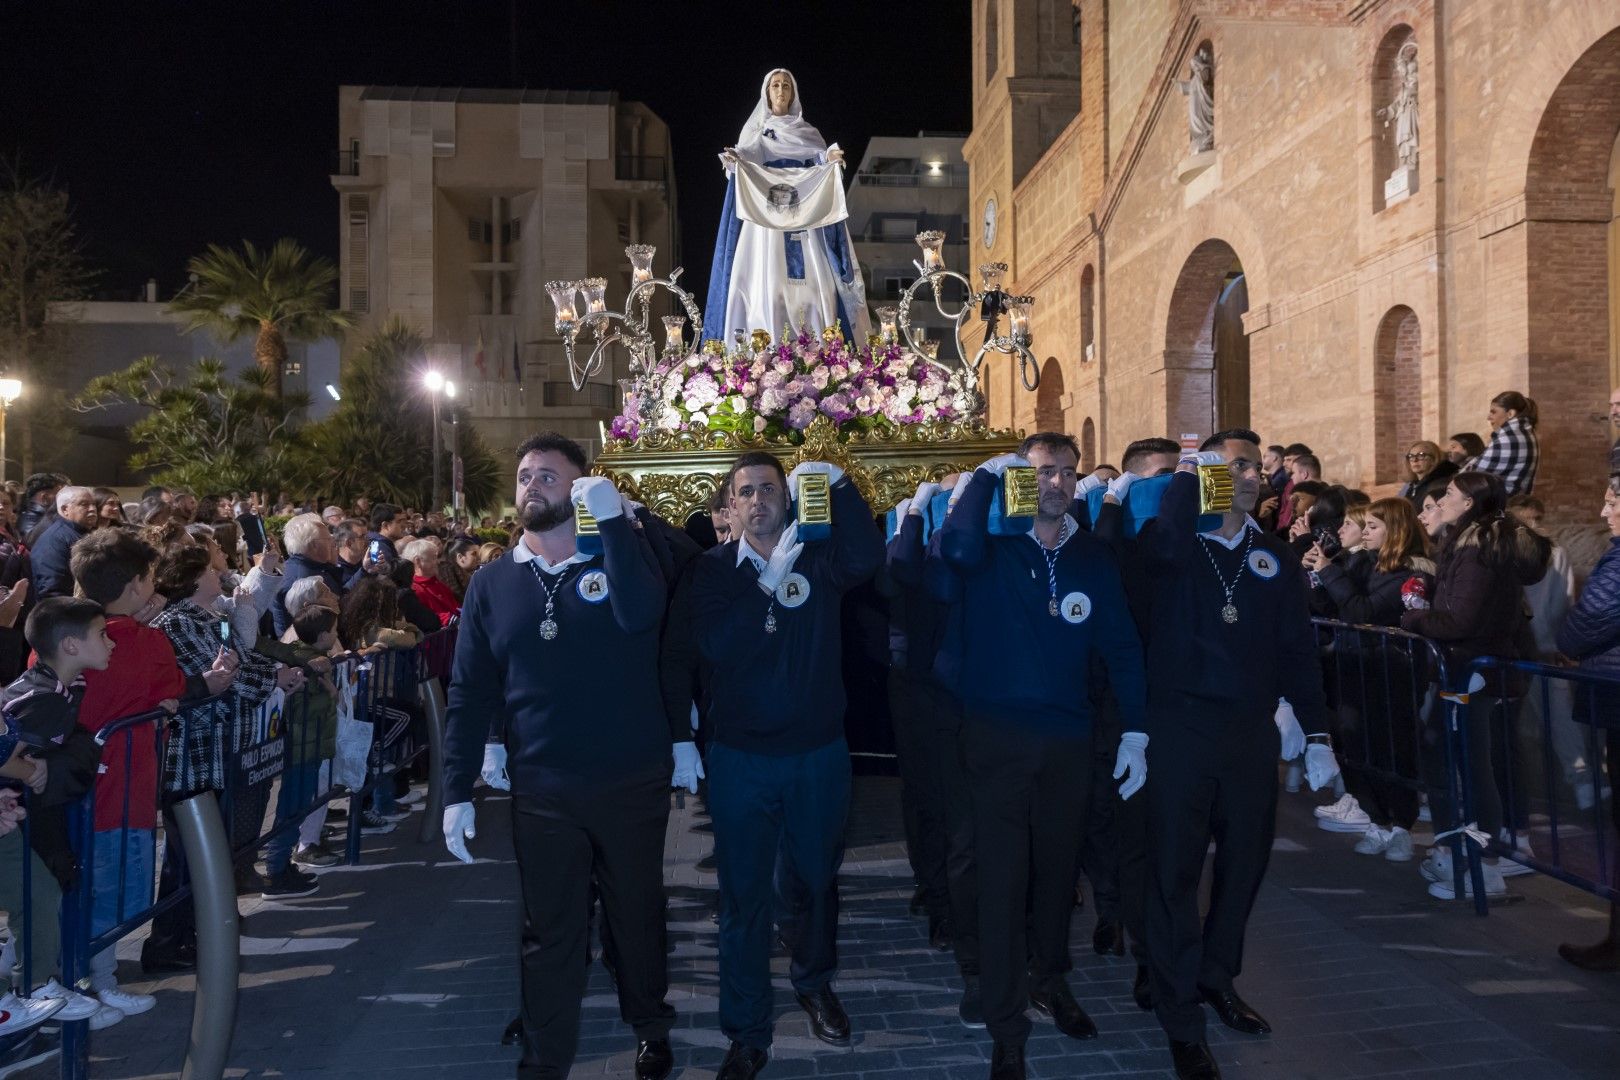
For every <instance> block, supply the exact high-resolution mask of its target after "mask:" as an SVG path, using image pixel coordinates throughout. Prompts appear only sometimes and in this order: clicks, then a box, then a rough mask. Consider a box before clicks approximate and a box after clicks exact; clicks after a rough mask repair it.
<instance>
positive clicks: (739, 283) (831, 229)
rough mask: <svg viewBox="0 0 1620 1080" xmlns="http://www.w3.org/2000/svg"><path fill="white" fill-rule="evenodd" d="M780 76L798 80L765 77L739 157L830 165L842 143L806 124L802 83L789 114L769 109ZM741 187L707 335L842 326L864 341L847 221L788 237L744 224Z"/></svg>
mask: <svg viewBox="0 0 1620 1080" xmlns="http://www.w3.org/2000/svg"><path fill="white" fill-rule="evenodd" d="M777 74H784V75H787V76H788V78H790V79H793V73H792V72H790V71H788V70H787V69H786V68H775V69H773V70H771V71H770V72H769V73H767V74H766V76H765V78H764V80H763V81H762V82H761V83H760V91H759V100H758V102H756V103H755V105H754V109H753V112H752V113H750V114H749V117H748V120H747V122H746V123H744V124H743V127H742V131H741V133H740V134H739V135H738V136H737V143H736V146H735V147H734V148H733V150H734V152H735V154H736V156H737V158H739V159H741V160H742V161H746V162H748V163H750V164H752V165H759V166H771V167H775V168H810V167H815V166H825V165H826V164H827V154H828V151H829V150H831V149H836V148H837V145H838V144H837V143H834V144H832V146H831V147H829V146H828V145H827V141H826V140H825V139H823V138H822V136H821V132H819V131H817V130H816V128H815V127H814V126H813V125H812V124H810V123H809V122H807V121H806V120H805V119H804V101H803V98H802V96H801V95H800V93H799V83H798V80H797V79H793V100H792V102H791V103H790V105H789V106H788V109H787V111H786V113H784V114H783V115H781V116H778V115H776V114H775V113H774V112H772V111H771V106H770V83H771V78H772V76H775V75H777ZM721 160H722V161H725V160H726V155H724V154H722V155H721ZM726 167H727V172H728V173H730V172H732V170H733V168H734V166H732V165H731V164H730V163H729V162H727V163H726ZM736 185H737V180H736V178H735V176H731V177H730V178H729V179H728V181H727V184H726V205H725V209H724V211H723V212H722V214H721V220H720V235H719V238H718V240H717V241H716V243H715V253H714V264H713V268H712V269H711V271H710V275H709V297H708V304H707V306H706V307H705V309H704V311H705V316H706V320H707V321H706V322H705V324H704V328H703V329H704V333H703V336H704V337H705V338H706V339H720V340H722V341H726V340H730V338H731V336H732V335H733V334H734V333H735V332H736V331H738V330H741V331H743V332H744V333H745V334H746V333H748V332H750V331H753V330H767V331H769V332H770V333H771V334H772V335H773V336H774V335H776V334H779V333H780V332H781V330H782V328H783V326H791V327H792V328H793V329H794V330H798V329H799V328H801V327H808V328H809V330H810V332H811V333H812V334H814V333H818V332H819V331H820V330H821V329H822V328H823V327H826V326H833V325H835V324H839V325H842V326H843V329H844V333H845V334H846V335H848V336H850V337H851V338H852V339H853V340H855V341H864V340H865V339H866V335H867V333H868V332H869V330H870V327H871V320H870V317H869V316H868V314H867V311H866V287H865V283H864V281H863V280H862V278H861V272H860V265H859V264H858V263H857V262H856V260H855V251H854V247H853V245H852V244H851V243H850V239H849V229H848V226H847V223H846V222H843V221H840V222H838V223H837V224H834V225H826V226H823V227H821V228H816V229H808V230H804V231H800V232H784V231H781V230H777V229H770V228H766V227H764V226H761V225H757V224H755V223H754V222H752V221H745V220H742V219H741V218H739V217H738V215H737V192H736Z"/></svg>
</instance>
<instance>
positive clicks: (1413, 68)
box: [1378, 41, 1418, 172]
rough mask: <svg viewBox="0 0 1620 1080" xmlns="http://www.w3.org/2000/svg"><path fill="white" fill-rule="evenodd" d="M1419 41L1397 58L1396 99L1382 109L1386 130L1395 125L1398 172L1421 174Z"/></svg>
mask: <svg viewBox="0 0 1620 1080" xmlns="http://www.w3.org/2000/svg"><path fill="white" fill-rule="evenodd" d="M1417 55H1418V49H1417V42H1415V41H1408V42H1407V43H1406V44H1405V45H1402V46H1401V51H1400V52H1399V53H1398V54H1397V55H1396V57H1395V97H1394V99H1393V100H1391V101H1390V103H1389V104H1388V105H1386V106H1385V107H1384V108H1382V109H1379V110H1378V116H1379V119H1381V120H1383V121H1384V127H1386V128H1387V127H1389V126H1390V125H1391V124H1394V125H1395V158H1396V161H1397V165H1396V172H1399V171H1400V170H1402V169H1411V170H1413V171H1414V172H1415V171H1417V164H1418V62H1417Z"/></svg>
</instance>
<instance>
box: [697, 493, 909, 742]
mask: <svg viewBox="0 0 1620 1080" xmlns="http://www.w3.org/2000/svg"><path fill="white" fill-rule="evenodd" d="M832 513H833V526H832V536H831V537H830V538H828V539H826V540H810V541H806V542H805V545H804V550H803V551H801V552H800V553H799V558H798V561H797V562H795V563H794V565H793V573H795V574H801V575H803V576H804V578H805V579H806V580H807V581H808V582H809V585H810V595H809V597H808V599H806V600H805V601H804V602H803V603H802V604H800V605H799V606H798V607H795V608H789V607H786V606H785V605H784V604H782V603H780V602H773V601H774V598H773V597H772V596H770V595H767V594H766V592H765V590H763V589H761V588H760V587H759V577H758V575H757V574H756V573H755V572H754V569H753V567H752V566H751V565H750V563H749V561H748V560H747V559H744V560H743V563H742V565H741V566H739V565H737V545H738V544H739V543H744V542H745V541H743V540H733V541H731V542H730V543H726V544H722V545H720V546H719V547H717V548H713V549H711V550H710V551H708V552H707V553H705V554H704V555H703V556H702V557H701V558H700V559H698V560H697V562H696V563H695V564H694V565H693V567H692V597H691V601H692V617H693V619H694V620H695V623H696V633H697V641H698V649H699V651H701V653H702V654H703V658H704V659H705V660H707V661H708V662H709V664H710V665H711V666H712V668H713V682H712V684H711V686H710V693H711V701H710V705H709V713H708V719H709V722H710V724H711V725H712V728H713V738H714V740H715V741H716V742H720V743H724V744H725V745H726V746H729V747H731V748H733V749H735V750H742V751H746V752H748V753H752V754H770V755H777V756H785V755H788V754H802V753H805V752H807V751H810V750H815V749H817V748H818V747H822V746H826V745H827V744H828V743H830V742H832V741H833V740H835V739H839V738H842V737H843V734H844V705H845V700H844V678H843V672H842V662H843V656H842V652H841V649H840V642H839V637H840V633H839V624H840V616H841V611H842V607H843V597H844V593H845V592H846V591H848V590H849V589H850V588H852V587H854V586H856V585H859V584H860V583H861V582H863V581H865V580H867V579H868V578H870V577H871V576H872V575H873V574H875V573H876V572H877V569H878V566H879V565H880V564H881V563H882V561H883V533H882V532H881V531H880V530H879V529H878V527H877V523H876V522H875V521H874V520H873V519H872V511H871V508H870V507H868V506H867V505H866V500H865V499H863V498H861V494H860V492H858V491H856V490H855V485H853V484H851V483H850V482H849V481H848V480H840V481H839V482H838V483H836V484H834V485H833V487H832ZM767 613H773V614H774V615H775V617H776V633H774V634H767V633H766V632H765V616H766V615H767Z"/></svg>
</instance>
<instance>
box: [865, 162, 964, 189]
mask: <svg viewBox="0 0 1620 1080" xmlns="http://www.w3.org/2000/svg"><path fill="white" fill-rule="evenodd" d="M855 182H856V183H857V184H859V185H861V186H862V187H897V188H914V187H937V188H965V187H967V186H968V171H967V166H965V165H945V166H942V167H941V168H940V170H939V171H938V172H934V171H932V170H926V171H923V172H913V173H900V172H894V173H889V172H860V173H856V174H855Z"/></svg>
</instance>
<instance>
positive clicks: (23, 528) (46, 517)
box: [17, 503, 56, 544]
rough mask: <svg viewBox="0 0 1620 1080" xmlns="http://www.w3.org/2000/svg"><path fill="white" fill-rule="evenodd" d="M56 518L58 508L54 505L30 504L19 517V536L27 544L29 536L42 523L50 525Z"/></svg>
mask: <svg viewBox="0 0 1620 1080" xmlns="http://www.w3.org/2000/svg"><path fill="white" fill-rule="evenodd" d="M55 517H56V506H55V504H54V503H46V504H45V505H44V506H41V505H39V504H38V503H29V504H28V505H27V506H25V507H23V509H22V513H20V514H18V515H17V535H18V536H19V537H21V538H22V541H23V543H25V544H26V543H28V538H29V536H31V535H32V534H33V532H34V530H35V529H36V528H38V527H39V526H40V524H41V523H48V522H49V521H50V520H51V519H52V518H55Z"/></svg>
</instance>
